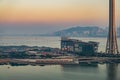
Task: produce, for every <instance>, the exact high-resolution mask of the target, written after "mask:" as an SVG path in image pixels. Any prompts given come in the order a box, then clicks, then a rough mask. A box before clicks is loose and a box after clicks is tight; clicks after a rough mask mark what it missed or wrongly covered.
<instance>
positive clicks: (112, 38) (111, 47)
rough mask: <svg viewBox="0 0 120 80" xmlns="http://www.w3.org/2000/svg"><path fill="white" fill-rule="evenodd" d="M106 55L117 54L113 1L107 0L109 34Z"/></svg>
mask: <svg viewBox="0 0 120 80" xmlns="http://www.w3.org/2000/svg"><path fill="white" fill-rule="evenodd" d="M106 53H109V54H118V53H119V51H118V45H117V36H116V24H115V0H109V33H108V39H107V45H106Z"/></svg>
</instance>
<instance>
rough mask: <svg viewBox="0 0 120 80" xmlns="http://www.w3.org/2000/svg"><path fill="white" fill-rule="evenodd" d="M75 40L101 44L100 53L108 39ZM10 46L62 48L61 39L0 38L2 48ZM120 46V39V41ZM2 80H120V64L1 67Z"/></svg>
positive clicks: (119, 40)
mask: <svg viewBox="0 0 120 80" xmlns="http://www.w3.org/2000/svg"><path fill="white" fill-rule="evenodd" d="M75 39H79V40H83V41H97V42H100V46H99V51H105V45H106V38H75ZM9 45H18V46H19V45H28V46H48V47H53V48H55V47H57V48H60V37H23V36H9V37H8V36H0V46H9ZM118 46H120V38H119V39H118ZM119 49H120V48H119ZM0 80H120V64H99V65H98V66H80V65H76V66H72V65H46V66H31V65H28V66H10V65H0Z"/></svg>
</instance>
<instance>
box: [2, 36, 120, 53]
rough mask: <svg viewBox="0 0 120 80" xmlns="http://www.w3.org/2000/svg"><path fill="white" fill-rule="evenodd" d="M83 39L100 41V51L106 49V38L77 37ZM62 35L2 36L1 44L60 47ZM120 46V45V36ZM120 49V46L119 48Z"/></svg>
mask: <svg viewBox="0 0 120 80" xmlns="http://www.w3.org/2000/svg"><path fill="white" fill-rule="evenodd" d="M74 39H79V40H82V41H96V42H99V43H100V44H99V51H105V45H106V40H107V39H106V38H79V37H78V38H75V37H74ZM60 40H61V38H60V37H39V36H27V37H26V36H0V46H9V45H18V46H19V45H28V46H48V47H53V48H56V47H57V48H60ZM118 46H120V38H118ZM119 49H120V48H119Z"/></svg>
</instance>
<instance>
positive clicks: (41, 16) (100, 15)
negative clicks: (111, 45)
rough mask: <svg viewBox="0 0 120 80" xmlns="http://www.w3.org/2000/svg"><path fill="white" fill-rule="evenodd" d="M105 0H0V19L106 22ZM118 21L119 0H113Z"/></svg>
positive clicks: (97, 23)
mask: <svg viewBox="0 0 120 80" xmlns="http://www.w3.org/2000/svg"><path fill="white" fill-rule="evenodd" d="M108 2H109V0H0V22H1V23H2V22H4V23H40V24H48V25H49V24H52V25H64V26H74V25H83V26H84V25H96V26H97V25H98V26H107V25H108ZM116 20H117V25H119V22H120V0H116Z"/></svg>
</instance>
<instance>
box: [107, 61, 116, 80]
mask: <svg viewBox="0 0 120 80" xmlns="http://www.w3.org/2000/svg"><path fill="white" fill-rule="evenodd" d="M117 71H118V64H116V63H113V64H107V80H118V79H117Z"/></svg>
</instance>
